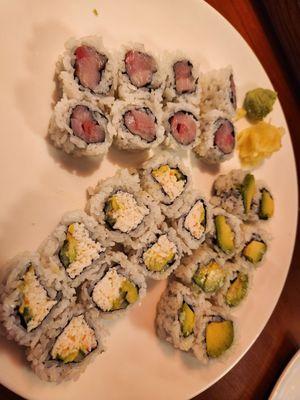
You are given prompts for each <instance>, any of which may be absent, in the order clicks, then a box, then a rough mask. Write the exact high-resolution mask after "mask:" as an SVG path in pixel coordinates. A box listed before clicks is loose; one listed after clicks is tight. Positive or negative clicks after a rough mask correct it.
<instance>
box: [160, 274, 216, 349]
mask: <svg viewBox="0 0 300 400" xmlns="http://www.w3.org/2000/svg"><path fill="white" fill-rule="evenodd" d="M206 307H208V305H207V302H206V301H205V300H204V298H203V297H202V296H201V295H195V294H194V293H193V292H192V291H191V290H190V289H189V288H188V287H186V286H184V285H182V284H181V283H180V282H176V281H171V282H169V284H168V286H167V288H166V289H165V291H164V292H163V294H162V296H161V298H160V301H159V303H158V305H157V313H156V319H155V324H156V332H157V335H158V337H159V338H161V339H163V340H166V341H167V342H169V343H171V344H172V345H173V346H174V347H175V348H176V349H180V350H183V351H189V350H191V348H192V347H193V345H194V343H195V321H196V316H197V313H198V312H200V310H203V309H205V308H206Z"/></svg>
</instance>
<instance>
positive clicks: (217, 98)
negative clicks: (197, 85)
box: [200, 66, 237, 118]
mask: <svg viewBox="0 0 300 400" xmlns="http://www.w3.org/2000/svg"><path fill="white" fill-rule="evenodd" d="M201 87H202V97H201V105H200V108H201V112H202V113H207V112H210V111H212V110H220V111H223V112H224V113H225V114H226V115H227V116H228V117H229V118H230V117H233V116H234V114H235V110H236V105H237V100H236V87H235V82H234V76H233V70H232V68H231V67H230V66H228V67H226V68H222V69H219V70H212V71H209V72H207V73H205V74H203V75H202V76H201Z"/></svg>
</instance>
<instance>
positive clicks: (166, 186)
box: [151, 165, 187, 202]
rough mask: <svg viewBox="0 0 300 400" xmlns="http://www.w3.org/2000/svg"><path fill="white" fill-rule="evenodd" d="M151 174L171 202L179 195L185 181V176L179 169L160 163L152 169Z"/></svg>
mask: <svg viewBox="0 0 300 400" xmlns="http://www.w3.org/2000/svg"><path fill="white" fill-rule="evenodd" d="M151 175H152V176H153V178H154V179H155V180H156V181H157V182H158V183H159V184H160V186H161V187H162V190H163V191H164V193H166V195H167V196H168V197H169V198H170V200H171V202H172V201H174V200H175V199H176V198H177V197H178V196H180V195H181V193H182V192H183V191H184V188H185V185H186V183H187V177H186V176H185V175H184V174H183V173H182V172H181V171H180V169H179V168H170V167H169V165H161V166H160V167H159V168H156V169H153V170H152V172H151Z"/></svg>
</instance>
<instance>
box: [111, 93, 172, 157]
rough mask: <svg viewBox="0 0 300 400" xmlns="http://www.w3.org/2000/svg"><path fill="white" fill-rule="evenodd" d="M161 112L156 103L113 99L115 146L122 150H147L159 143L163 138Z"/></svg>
mask: <svg viewBox="0 0 300 400" xmlns="http://www.w3.org/2000/svg"><path fill="white" fill-rule="evenodd" d="M161 114H162V111H161V106H160V105H159V104H158V103H151V102H149V101H141V100H139V101H130V102H125V101H118V100H117V101H115V103H114V106H113V108H112V122H113V125H114V126H115V129H116V137H115V144H116V146H117V147H119V148H120V149H124V150H147V149H152V148H155V147H157V146H158V145H160V144H161V143H162V142H163V140H164V138H165V130H164V127H163V125H162V121H161V120H162V115H161Z"/></svg>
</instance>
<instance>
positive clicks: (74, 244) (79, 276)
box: [39, 210, 113, 287]
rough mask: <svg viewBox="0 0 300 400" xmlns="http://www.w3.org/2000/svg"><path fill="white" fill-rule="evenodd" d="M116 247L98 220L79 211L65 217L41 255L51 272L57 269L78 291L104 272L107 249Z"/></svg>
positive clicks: (46, 241)
mask: <svg viewBox="0 0 300 400" xmlns="http://www.w3.org/2000/svg"><path fill="white" fill-rule="evenodd" d="M112 244H113V242H109V241H108V240H107V238H106V232H105V230H104V229H103V228H102V227H101V226H99V224H98V223H97V222H96V221H95V220H94V218H92V217H90V216H88V215H87V214H86V213H85V212H83V211H80V210H78V211H72V212H68V213H66V214H64V215H63V217H62V219H61V222H60V224H59V225H58V226H57V228H56V229H55V230H54V231H53V232H52V234H51V235H50V236H49V237H48V238H47V239H46V240H45V241H44V243H43V244H42V245H41V247H40V249H39V252H40V254H41V259H42V261H43V263H44V265H45V266H46V267H47V268H52V269H54V270H55V271H56V273H57V274H58V276H61V279H62V280H64V281H65V282H67V283H68V285H70V286H71V287H78V286H79V285H80V284H81V283H82V282H83V281H84V280H85V279H86V278H87V277H88V276H89V275H90V274H92V273H94V272H95V271H98V270H99V269H101V267H102V263H103V261H104V259H105V252H106V249H107V247H109V246H110V245H112Z"/></svg>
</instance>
